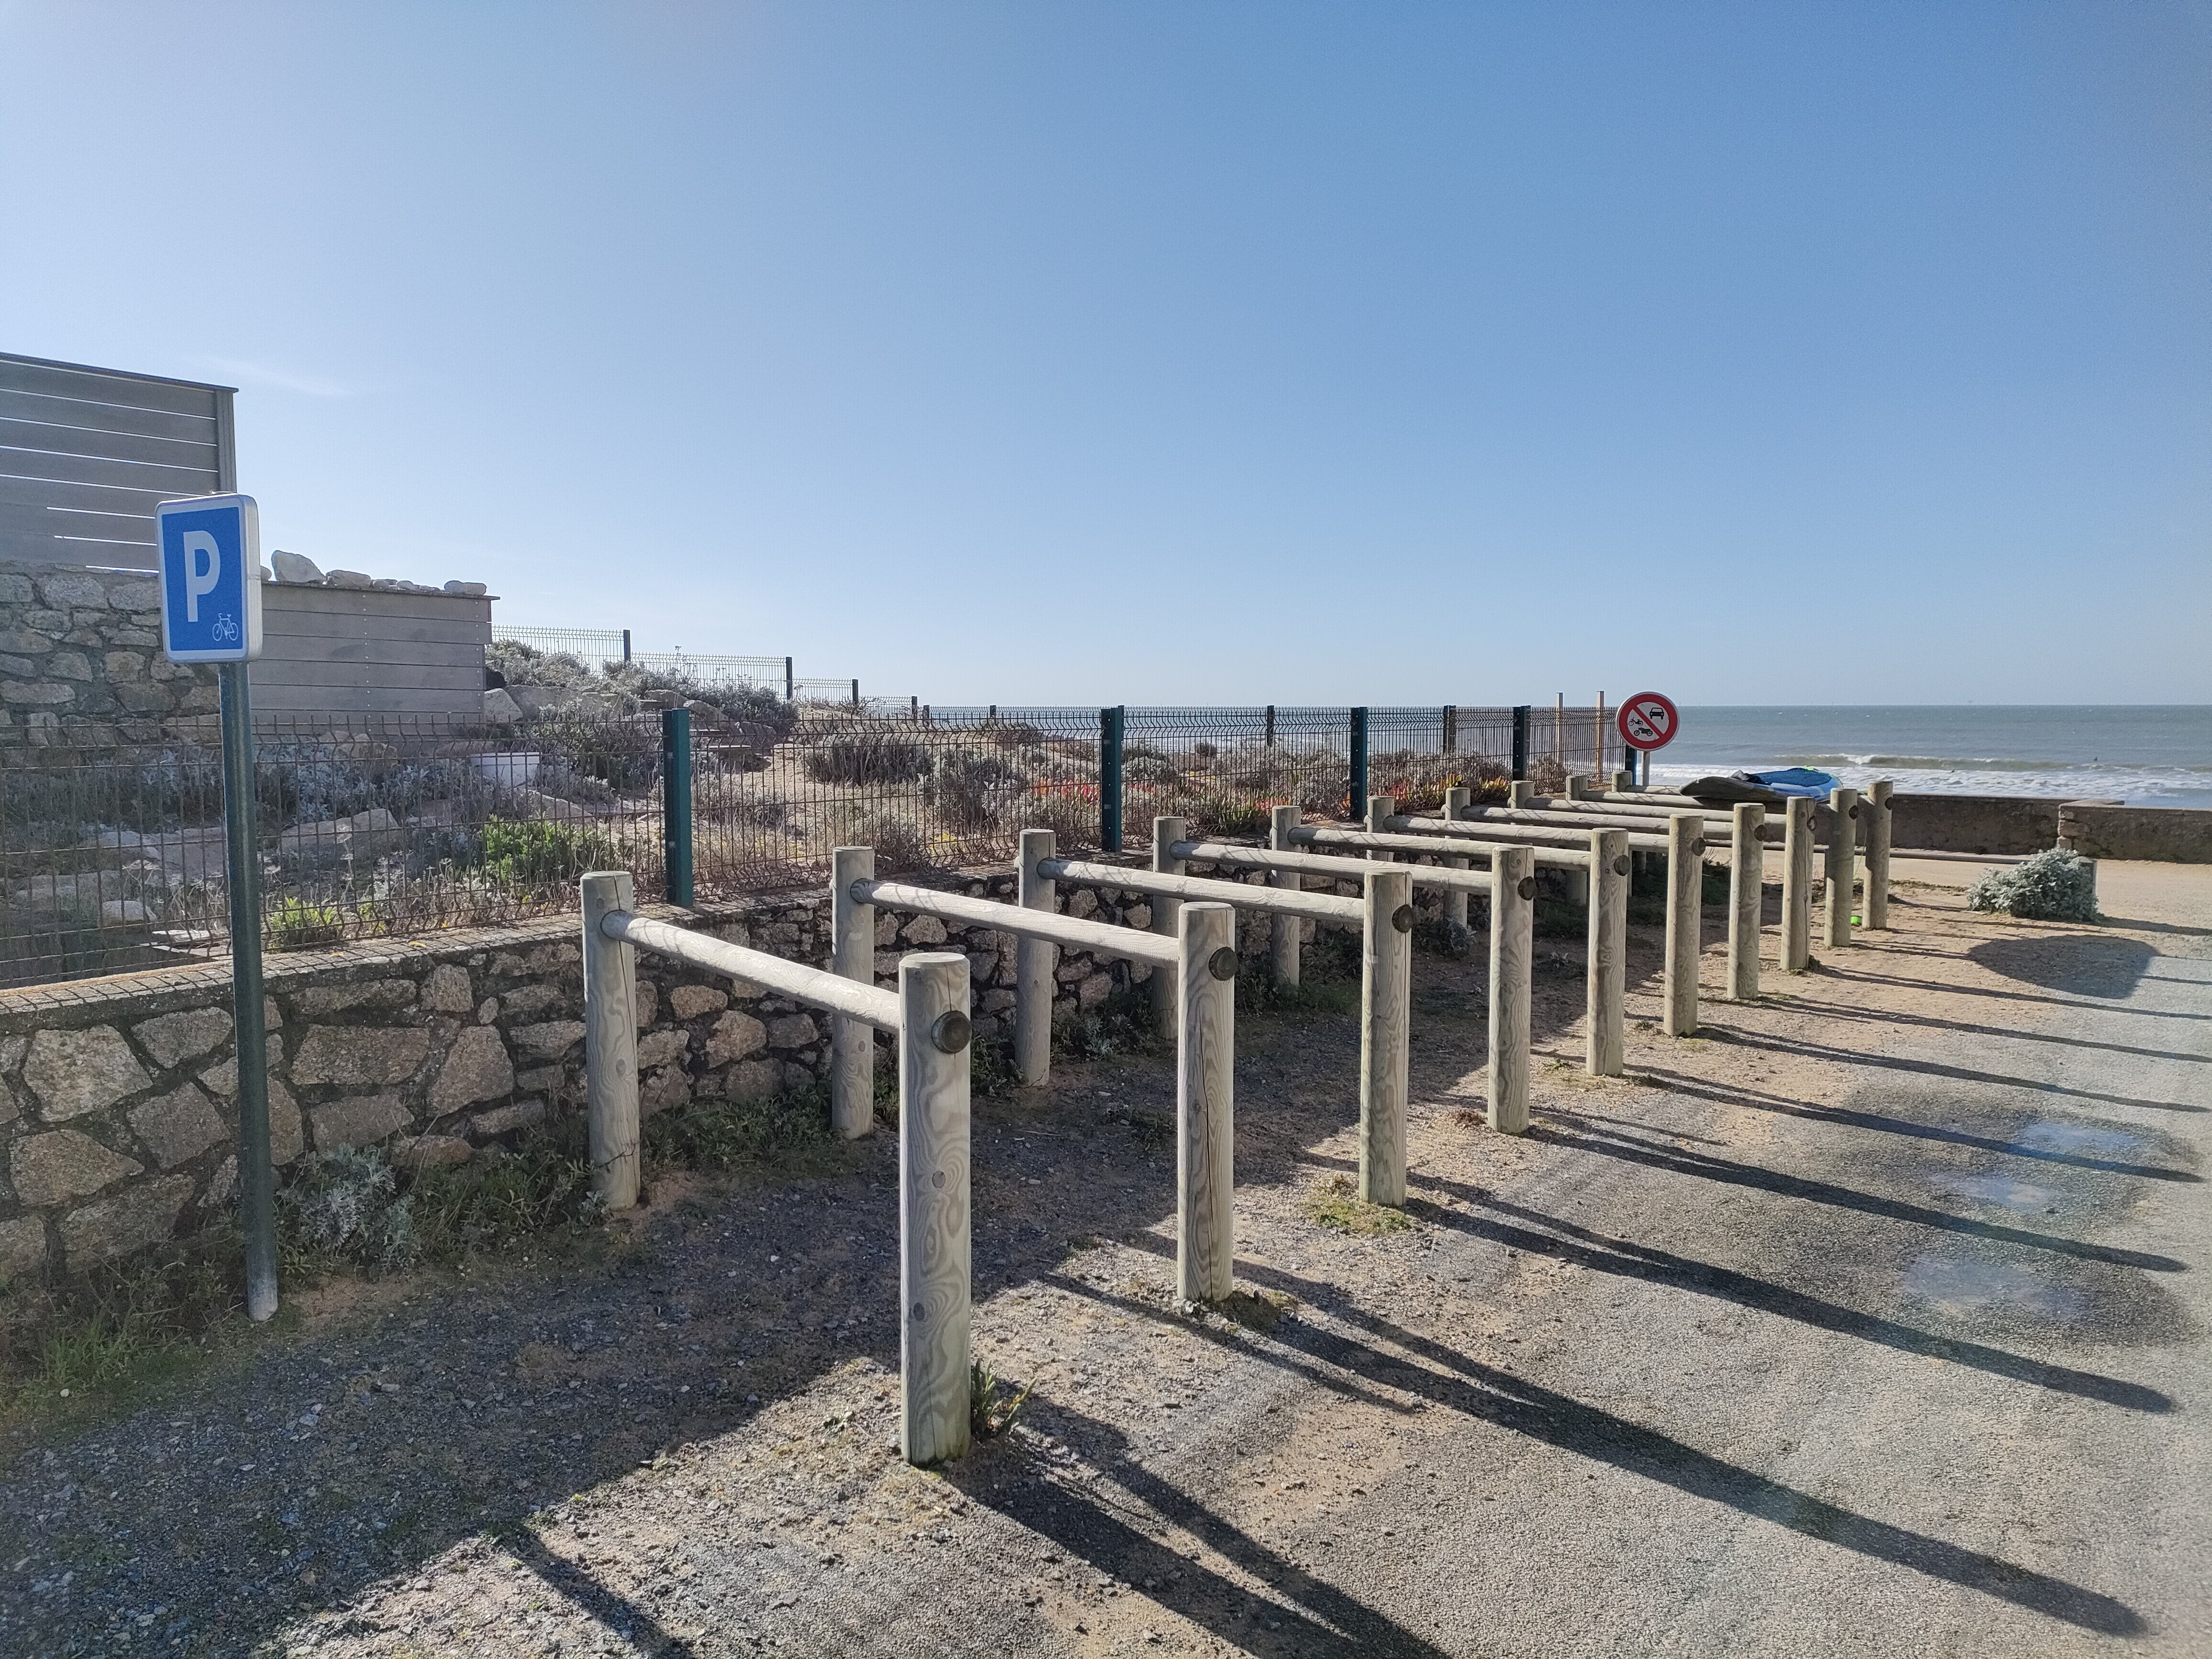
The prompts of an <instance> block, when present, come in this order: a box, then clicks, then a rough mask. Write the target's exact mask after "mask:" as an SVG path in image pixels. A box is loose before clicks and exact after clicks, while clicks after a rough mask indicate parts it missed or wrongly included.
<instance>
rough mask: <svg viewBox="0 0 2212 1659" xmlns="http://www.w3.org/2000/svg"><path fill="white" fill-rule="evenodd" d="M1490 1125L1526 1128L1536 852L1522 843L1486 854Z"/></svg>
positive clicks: (1504, 1128) (1500, 1128)
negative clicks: (1489, 879) (1488, 884)
mask: <svg viewBox="0 0 2212 1659" xmlns="http://www.w3.org/2000/svg"><path fill="white" fill-rule="evenodd" d="M1490 873H1491V876H1492V886H1491V889H1490V1073H1489V1079H1488V1088H1489V1093H1490V1127H1492V1128H1493V1129H1496V1130H1498V1131H1499V1132H1501V1133H1504V1134H1509V1135H1517V1134H1520V1133H1523V1132H1524V1131H1525V1130H1526V1129H1527V1128H1528V968H1529V963H1530V958H1531V956H1532V954H1533V951H1534V939H1535V924H1536V908H1535V904H1534V899H1535V896H1536V854H1535V853H1534V850H1533V849H1531V848H1526V847H1506V848H1499V849H1498V851H1497V852H1495V853H1493V854H1491V859H1490Z"/></svg>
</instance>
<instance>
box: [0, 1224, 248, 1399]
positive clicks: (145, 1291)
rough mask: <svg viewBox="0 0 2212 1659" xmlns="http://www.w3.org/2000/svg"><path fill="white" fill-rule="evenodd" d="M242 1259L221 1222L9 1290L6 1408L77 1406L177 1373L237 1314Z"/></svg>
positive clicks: (1, 1356)
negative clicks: (65, 1402)
mask: <svg viewBox="0 0 2212 1659" xmlns="http://www.w3.org/2000/svg"><path fill="white" fill-rule="evenodd" d="M241 1260H242V1256H241V1245H240V1237H239V1233H238V1231H237V1230H236V1229H235V1228H234V1227H231V1226H228V1225H224V1226H219V1227H214V1228H210V1229H208V1230H207V1231H204V1232H202V1233H200V1234H198V1235H197V1236H196V1237H192V1238H189V1239H179V1240H178V1241H177V1242H175V1243H173V1244H170V1245H167V1246H165V1247H164V1248H163V1249H160V1250H158V1251H155V1252H153V1253H151V1254H150V1255H145V1256H141V1257H138V1258H137V1259H135V1260H133V1261H129V1262H126V1263H124V1264H121V1265H119V1266H112V1267H95V1268H94V1269H93V1270H91V1271H90V1272H89V1273H86V1274H84V1275H83V1276H82V1278H81V1279H77V1280H76V1281H74V1282H72V1283H70V1284H69V1285H64V1286H62V1287H60V1288H58V1289H55V1290H42V1289H38V1288H35V1287H32V1288H25V1289H19V1290H17V1291H15V1292H14V1293H13V1294H12V1295H10V1296H9V1297H8V1298H7V1299H6V1300H5V1301H4V1302H0V1383H4V1384H5V1390H6V1395H7V1396H8V1397H9V1405H11V1406H12V1405H14V1404H16V1403H32V1402H33V1401H35V1402H39V1403H47V1402H52V1401H59V1400H61V1399H64V1397H66V1398H67V1399H69V1400H70V1401H78V1400H81V1399H82V1398H84V1397H85V1396H87V1395H99V1394H103V1393H112V1392H115V1391H117V1390H118V1389H125V1388H127V1387H129V1386H130V1385H131V1384H133V1383H142V1382H149V1381H152V1380H155V1379H156V1378H159V1377H162V1376H170V1375H173V1374H174V1373H176V1372H178V1371H180V1370H185V1369H186V1368H187V1367H188V1366H190V1365H191V1364H192V1362H193V1361H194V1360H195V1359H196V1358H197V1357H198V1355H199V1353H200V1352H201V1344H202V1343H203V1342H204V1340H205V1339H206V1337H207V1334H208V1333H209V1332H210V1330H211V1329H212V1328H214V1327H215V1326H216V1324H218V1323H219V1322H222V1320H223V1319H225V1318H227V1317H228V1316H230V1315H231V1314H232V1313H234V1311H235V1310H237V1309H238V1307H239V1305H240V1296H239V1291H238V1287H239V1285H240V1284H241V1283H242V1282H243V1273H242V1269H241V1266H240V1263H241Z"/></svg>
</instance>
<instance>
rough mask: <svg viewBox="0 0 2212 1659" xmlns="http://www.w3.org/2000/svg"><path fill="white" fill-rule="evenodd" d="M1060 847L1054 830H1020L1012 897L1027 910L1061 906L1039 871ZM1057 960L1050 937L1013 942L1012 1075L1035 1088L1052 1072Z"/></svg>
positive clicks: (1058, 949) (1157, 970) (1058, 953)
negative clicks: (1053, 1007)
mask: <svg viewBox="0 0 2212 1659" xmlns="http://www.w3.org/2000/svg"><path fill="white" fill-rule="evenodd" d="M1057 850H1058V848H1057V843H1056V838H1055V837H1054V835H1053V832H1052V831H1051V830H1049V829H1024V830H1023V831H1022V850H1021V862H1020V864H1019V866H1018V867H1017V869H1016V872H1015V875H1014V898H1015V902H1017V903H1018V904H1019V905H1020V906H1021V907H1022V908H1023V909H1024V910H1054V909H1057V908H1059V906H1058V904H1057V902H1056V895H1055V892H1054V888H1055V885H1056V884H1055V883H1054V882H1052V881H1051V880H1049V879H1048V878H1045V877H1043V876H1041V875H1039V874H1038V873H1037V866H1038V865H1039V864H1041V863H1042V862H1043V861H1044V860H1046V859H1048V858H1051V857H1053V856H1054V854H1055V853H1056V852H1057ZM1059 959H1060V947H1059V946H1058V945H1054V943H1053V942H1052V941H1051V940H1050V939H1016V940H1015V941H1014V1075H1015V1076H1016V1077H1017V1078H1018V1079H1021V1081H1022V1082H1024V1083H1026V1084H1028V1085H1031V1086H1032V1087H1034V1086H1036V1085H1038V1084H1041V1083H1042V1082H1043V1081H1044V1080H1045V1079H1047V1078H1048V1077H1050V1076H1051V1075H1052V982H1053V981H1052V973H1053V969H1054V967H1055V966H1057V965H1058V963H1059ZM1159 971H1160V970H1159V969H1157V968H1155V969H1152V972H1153V973H1154V974H1158V972H1159Z"/></svg>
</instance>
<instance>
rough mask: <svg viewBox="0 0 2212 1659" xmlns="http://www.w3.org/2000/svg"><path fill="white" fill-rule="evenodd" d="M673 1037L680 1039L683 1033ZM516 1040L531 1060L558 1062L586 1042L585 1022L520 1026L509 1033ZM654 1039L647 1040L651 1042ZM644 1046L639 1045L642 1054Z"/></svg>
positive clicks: (570, 1020)
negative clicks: (571, 1050)
mask: <svg viewBox="0 0 2212 1659" xmlns="http://www.w3.org/2000/svg"><path fill="white" fill-rule="evenodd" d="M671 1035H673V1036H678V1037H680V1036H682V1035H683V1034H682V1033H681V1032H675V1033H671ZM507 1036H510V1037H512V1038H513V1040H514V1049H515V1052H516V1053H517V1054H521V1055H524V1056H525V1057H526V1058H528V1059H531V1060H558V1059H559V1058H560V1057H561V1056H562V1055H563V1054H567V1053H568V1050H569V1049H571V1048H574V1047H575V1046H576V1045H577V1044H578V1043H579V1042H582V1041H583V1040H584V1022H583V1021H582V1020H580V1019H556V1020H552V1021H550V1022H548V1023H547V1024H544V1025H518V1026H516V1027H515V1028H514V1029H513V1030H510V1031H509V1032H508V1033H507ZM651 1040H652V1039H650V1038H647V1042H650V1041H651ZM644 1046H645V1045H644V1044H643V1043H640V1044H639V1045H638V1047H639V1049H640V1051H641V1052H642V1051H643V1048H644Z"/></svg>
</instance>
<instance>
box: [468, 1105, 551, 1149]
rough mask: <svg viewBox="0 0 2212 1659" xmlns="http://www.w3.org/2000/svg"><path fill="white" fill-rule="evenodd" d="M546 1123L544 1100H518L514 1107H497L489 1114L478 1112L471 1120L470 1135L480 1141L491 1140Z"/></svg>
mask: <svg viewBox="0 0 2212 1659" xmlns="http://www.w3.org/2000/svg"><path fill="white" fill-rule="evenodd" d="M544 1121H545V1103H544V1101H542V1100H518V1101H517V1102H515V1103H514V1104H513V1105H512V1106H495V1107H494V1108H492V1109H491V1110H489V1112H478V1113H477V1114H476V1115H474V1116H472V1117H471V1118H470V1119H469V1133H470V1134H471V1135H473V1136H474V1137H475V1138H476V1139H478V1140H489V1139H492V1138H493V1137H494V1136H495V1135H505V1134H513V1133H514V1132H515V1131H516V1130H517V1129H527V1128H530V1127H532V1126H533V1125H535V1124H538V1123H543V1122H544Z"/></svg>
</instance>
